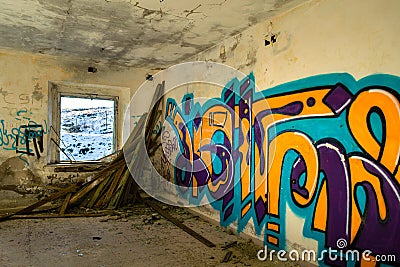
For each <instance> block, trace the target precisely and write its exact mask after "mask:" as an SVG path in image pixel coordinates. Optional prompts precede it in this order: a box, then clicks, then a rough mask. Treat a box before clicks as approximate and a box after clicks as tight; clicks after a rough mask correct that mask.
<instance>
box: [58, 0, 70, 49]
mask: <svg viewBox="0 0 400 267" xmlns="http://www.w3.org/2000/svg"><path fill="white" fill-rule="evenodd" d="M72 1H73V0H68V2H67V5H68V9H67V10H66V11H65V18H64V19H63V20H62V22H61V30H60V33H59V34H58V39H59V40H60V41H61V39H63V38H64V32H65V23H66V22H67V20H68V17H69V16H70V15H71V10H72Z"/></svg>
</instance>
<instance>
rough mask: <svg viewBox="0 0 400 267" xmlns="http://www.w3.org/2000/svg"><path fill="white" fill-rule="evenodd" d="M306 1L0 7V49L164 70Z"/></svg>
mask: <svg viewBox="0 0 400 267" xmlns="http://www.w3.org/2000/svg"><path fill="white" fill-rule="evenodd" d="M302 2H305V0H195V1H188V0H146V1H136V0H0V6H1V8H0V47H3V48H12V49H17V50H22V51H28V52H34V53H42V54H51V55H61V56H74V57H79V58H82V59H86V60H92V61H94V62H102V63H107V64H116V65H123V66H135V67H146V68H163V67H168V66H170V65H172V64H175V63H179V62H182V61H184V60H186V59H188V58H189V57H191V56H193V55H195V54H197V53H199V52H201V51H203V50H205V49H207V48H210V47H212V46H214V45H216V44H218V43H219V42H221V41H222V40H223V39H225V38H228V37H230V36H232V35H235V34H238V33H239V32H241V31H243V30H245V29H246V28H248V27H250V26H252V25H254V24H256V23H257V22H262V21H264V20H266V19H268V18H270V17H272V16H274V15H276V14H279V13H282V12H284V11H286V10H288V9H290V8H292V7H294V6H296V5H298V4H300V3H302Z"/></svg>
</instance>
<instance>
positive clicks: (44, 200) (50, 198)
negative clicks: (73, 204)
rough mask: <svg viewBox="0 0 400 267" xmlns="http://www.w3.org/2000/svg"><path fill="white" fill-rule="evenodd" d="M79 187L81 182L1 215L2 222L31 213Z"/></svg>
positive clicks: (0, 220)
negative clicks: (15, 210)
mask: <svg viewBox="0 0 400 267" xmlns="http://www.w3.org/2000/svg"><path fill="white" fill-rule="evenodd" d="M79 187H80V183H78V184H73V185H70V186H69V187H67V188H65V189H63V190H61V191H59V192H57V193H55V194H53V195H50V196H48V197H46V198H44V199H42V200H40V201H38V202H36V203H34V204H32V205H30V206H28V207H26V208H23V209H22V210H19V211H17V212H14V213H10V214H7V215H5V216H3V217H0V222H2V221H5V220H7V219H9V218H11V217H12V216H14V215H21V214H27V213H30V212H31V211H33V210H34V209H36V208H39V207H40V206H43V205H44V204H46V203H48V202H50V201H53V200H55V199H58V198H60V197H62V196H64V195H66V194H68V193H70V192H73V191H75V190H76V189H77V188H79Z"/></svg>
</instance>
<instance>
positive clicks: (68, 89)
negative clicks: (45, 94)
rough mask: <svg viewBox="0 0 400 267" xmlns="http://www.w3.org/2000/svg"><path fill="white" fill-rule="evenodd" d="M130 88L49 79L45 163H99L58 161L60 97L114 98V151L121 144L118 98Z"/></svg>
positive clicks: (125, 95) (121, 106)
mask: <svg viewBox="0 0 400 267" xmlns="http://www.w3.org/2000/svg"><path fill="white" fill-rule="evenodd" d="M129 95H130V89H129V88H126V87H116V86H106V85H93V84H78V83H70V82H57V81H49V127H50V130H49V134H48V140H47V147H48V149H47V164H80V163H85V164H87V163H99V162H100V161H99V160H90V161H60V153H62V152H61V151H60V138H61V134H60V133H61V97H64V96H67V97H68V96H70V97H79V98H88V99H105V100H114V133H113V143H114V144H113V150H114V153H115V152H117V151H118V149H120V147H121V144H122V130H121V129H122V123H123V117H122V116H123V115H124V114H123V112H120V111H121V110H123V105H122V103H121V101H120V100H122V99H126V98H128V101H129Z"/></svg>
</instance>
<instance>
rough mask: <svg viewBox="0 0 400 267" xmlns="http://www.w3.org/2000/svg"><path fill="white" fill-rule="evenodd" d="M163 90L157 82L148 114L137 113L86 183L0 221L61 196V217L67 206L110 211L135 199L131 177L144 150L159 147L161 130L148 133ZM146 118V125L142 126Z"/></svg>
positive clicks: (157, 117) (139, 168) (138, 170)
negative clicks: (121, 140)
mask: <svg viewBox="0 0 400 267" xmlns="http://www.w3.org/2000/svg"><path fill="white" fill-rule="evenodd" d="M163 91H164V84H159V85H158V86H157V89H156V93H155V95H154V97H153V102H152V107H153V108H152V109H151V111H150V113H149V114H147V113H145V114H143V115H142V116H141V118H140V120H139V122H138V123H137V125H136V126H135V128H134V130H133V131H132V133H131V134H130V136H129V138H128V140H127V141H126V143H125V145H124V147H123V149H121V150H120V151H118V152H117V156H116V157H115V159H114V160H112V161H111V162H109V163H105V164H107V165H106V166H105V168H102V169H101V170H99V171H98V172H96V173H94V174H93V176H92V177H91V179H90V181H89V182H87V183H77V184H73V185H71V186H69V187H67V188H65V189H63V190H61V191H59V192H57V193H55V194H53V195H51V196H49V197H46V198H44V199H42V200H40V201H38V202H37V203H34V204H33V205H30V206H28V207H26V208H24V209H21V210H19V211H17V212H14V213H10V214H7V215H5V216H3V217H0V221H3V220H6V219H9V218H11V217H12V216H16V215H23V214H30V213H32V211H33V210H35V209H37V208H39V207H41V206H43V205H44V204H47V203H49V202H51V201H54V200H57V199H60V198H62V197H65V199H64V202H63V204H62V205H61V207H60V210H59V215H61V216H64V215H65V212H66V210H67V209H68V208H71V207H83V208H89V209H99V210H105V209H107V210H110V209H111V210H113V209H118V208H120V207H122V206H125V205H127V204H133V203H134V202H135V201H136V200H137V199H138V198H139V187H138V185H137V184H136V182H135V180H134V179H133V177H132V176H135V177H136V176H137V177H139V176H141V175H143V161H144V157H145V156H146V155H145V153H147V154H148V155H149V156H151V155H152V154H154V152H155V151H156V150H157V148H158V147H159V146H160V142H157V141H156V140H157V139H158V138H159V136H160V133H161V132H159V133H158V134H157V135H156V136H154V135H153V134H152V132H153V130H154V129H155V127H156V125H157V123H158V121H159V120H160V117H161V110H160V107H161V103H162V98H161V97H162V95H163ZM146 120H147V126H146V127H145V125H146ZM144 128H146V129H144ZM143 131H144V136H143ZM143 139H144V140H145V146H146V148H145V149H146V150H147V151H142V150H144V149H143V148H144V147H143V144H141V142H143ZM130 170H131V171H132V173H131V172H130Z"/></svg>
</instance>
